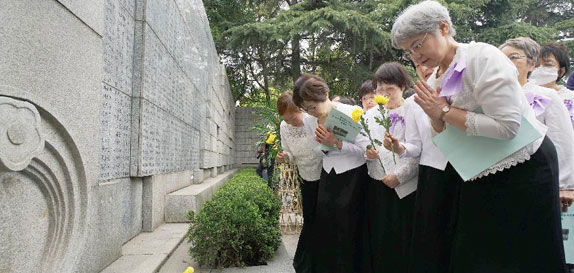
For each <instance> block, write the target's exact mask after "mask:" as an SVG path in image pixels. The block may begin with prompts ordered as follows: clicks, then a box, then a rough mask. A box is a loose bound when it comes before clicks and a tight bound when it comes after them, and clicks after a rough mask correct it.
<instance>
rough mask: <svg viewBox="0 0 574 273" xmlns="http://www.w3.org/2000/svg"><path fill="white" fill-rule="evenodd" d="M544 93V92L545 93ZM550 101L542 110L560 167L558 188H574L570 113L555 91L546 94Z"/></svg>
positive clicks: (573, 131) (573, 135)
mask: <svg viewBox="0 0 574 273" xmlns="http://www.w3.org/2000/svg"><path fill="white" fill-rule="evenodd" d="M545 95H546V94H545ZM547 95H548V96H549V97H550V98H551V99H552V103H551V104H550V105H549V106H548V107H547V108H546V111H544V114H543V115H544V121H545V125H546V126H547V127H548V131H547V133H546V134H547V135H548V137H549V138H550V140H551V141H552V143H554V146H555V147H556V152H557V154H558V165H559V168H560V172H559V175H560V179H559V180H560V189H563V188H574V174H573V169H572V168H574V146H573V145H572V141H573V140H574V130H573V129H572V124H571V122H570V114H569V113H568V110H567V109H566V106H564V104H563V103H562V99H561V98H560V97H559V96H558V94H556V93H555V92H552V93H548V94H547Z"/></svg>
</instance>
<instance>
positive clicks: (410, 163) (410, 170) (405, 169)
mask: <svg viewBox="0 0 574 273" xmlns="http://www.w3.org/2000/svg"><path fill="white" fill-rule="evenodd" d="M398 164H399V166H397V168H395V170H394V173H395V175H396V176H397V179H398V180H399V183H400V184H403V183H405V182H407V181H409V180H411V179H412V178H413V177H415V176H417V174H418V172H419V158H405V159H402V160H400V162H399V163H398Z"/></svg>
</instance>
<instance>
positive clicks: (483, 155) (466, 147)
mask: <svg viewBox="0 0 574 273" xmlns="http://www.w3.org/2000/svg"><path fill="white" fill-rule="evenodd" d="M476 112H479V111H476ZM540 137H541V135H540V133H539V132H538V131H536V129H534V127H533V126H532V124H530V122H528V120H526V118H525V117H524V116H522V120H521V123H520V129H519V130H518V134H517V135H516V137H514V138H513V139H511V140H501V139H494V138H488V137H482V136H468V135H467V134H466V132H463V131H462V130H460V129H458V128H455V127H453V126H450V125H447V127H446V129H445V130H444V131H443V132H442V133H440V134H438V135H437V136H435V137H434V138H433V139H432V140H433V142H434V144H435V145H436V146H437V147H438V148H439V149H440V150H441V151H442V153H443V154H444V156H445V157H446V159H447V160H448V162H450V164H451V165H452V166H453V167H454V169H455V170H456V171H457V172H458V174H459V175H460V177H462V179H464V181H468V180H470V179H471V178H473V177H474V176H476V175H478V174H480V173H481V172H482V171H484V170H486V169H488V168H489V167H491V166H493V165H495V164H496V163H498V162H500V161H501V160H503V159H505V158H506V157H508V156H509V155H511V154H513V153H515V152H517V151H518V150H520V149H522V148H523V147H525V146H526V145H528V144H530V143H532V142H534V141H535V140H537V139H539V138H540Z"/></svg>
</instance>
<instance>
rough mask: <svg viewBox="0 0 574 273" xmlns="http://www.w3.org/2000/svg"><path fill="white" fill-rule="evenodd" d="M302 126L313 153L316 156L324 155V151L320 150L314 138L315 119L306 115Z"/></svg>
mask: <svg viewBox="0 0 574 273" xmlns="http://www.w3.org/2000/svg"><path fill="white" fill-rule="evenodd" d="M303 126H304V127H303V128H304V131H305V134H306V135H307V138H308V140H309V141H310V143H311V146H312V147H313V153H315V154H316V155H317V156H320V157H323V156H325V153H323V151H321V147H320V145H321V144H320V143H319V142H317V140H315V129H317V119H316V118H314V117H311V116H307V115H306V116H305V118H304V120H303Z"/></svg>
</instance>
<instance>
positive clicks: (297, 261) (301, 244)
mask: <svg viewBox="0 0 574 273" xmlns="http://www.w3.org/2000/svg"><path fill="white" fill-rule="evenodd" d="M300 188H301V199H302V206H303V228H302V229H301V234H299V241H298V242H297V250H296V251H295V258H293V267H294V268H295V272H297V273H311V272H314V271H313V262H314V261H313V260H314V259H313V251H312V248H311V244H313V238H315V235H314V234H313V228H312V226H313V221H314V218H315V210H316V207H317V193H318V191H319V181H305V180H303V181H302V182H301V184H300Z"/></svg>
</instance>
